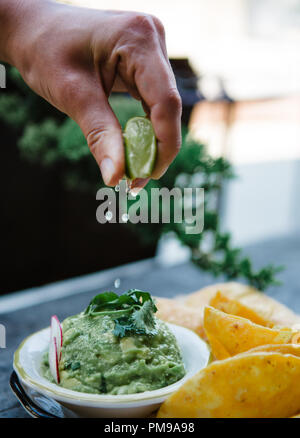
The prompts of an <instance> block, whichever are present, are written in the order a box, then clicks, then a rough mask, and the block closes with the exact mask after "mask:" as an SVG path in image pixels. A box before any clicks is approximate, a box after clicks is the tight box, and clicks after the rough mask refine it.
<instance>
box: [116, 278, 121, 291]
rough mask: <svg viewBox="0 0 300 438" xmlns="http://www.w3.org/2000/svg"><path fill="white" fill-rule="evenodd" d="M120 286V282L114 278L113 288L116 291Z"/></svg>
mask: <svg viewBox="0 0 300 438" xmlns="http://www.w3.org/2000/svg"><path fill="white" fill-rule="evenodd" d="M120 284H121V280H120V279H119V278H116V279H115V282H114V286H115V288H116V289H118V288H119V287H120Z"/></svg>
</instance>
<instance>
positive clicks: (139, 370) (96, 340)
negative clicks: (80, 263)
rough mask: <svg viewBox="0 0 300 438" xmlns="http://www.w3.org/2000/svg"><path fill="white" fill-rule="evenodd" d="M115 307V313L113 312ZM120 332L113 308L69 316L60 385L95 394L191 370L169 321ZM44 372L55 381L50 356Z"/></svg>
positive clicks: (147, 385)
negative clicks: (148, 329)
mask: <svg viewBox="0 0 300 438" xmlns="http://www.w3.org/2000/svg"><path fill="white" fill-rule="evenodd" d="M110 313H112V315H110ZM153 321H154V326H155V330H152V331H151V332H149V333H148V334H146V333H142V332H141V330H140V331H137V332H136V333H135V332H130V331H129V332H128V333H125V335H123V336H117V335H116V320H115V319H114V314H113V312H107V313H105V312H99V314H97V313H94V314H89V313H87V312H82V313H79V314H78V315H75V316H71V317H69V318H67V319H65V320H64V321H63V324H62V330H63V345H62V352H61V358H60V361H59V375H60V385H61V386H63V387H64V388H68V389H72V390H74V391H79V392H86V393H93V394H113V395H119V394H133V393H139V392H144V391H150V390H154V389H158V388H162V387H164V386H167V385H170V384H172V383H175V382H177V381H178V380H179V379H181V378H182V377H183V376H184V375H185V369H184V364H183V362H182V358H181V354H180V351H179V347H178V345H177V342H176V339H175V337H174V335H173V334H172V333H171V332H170V330H169V328H168V327H167V325H166V324H165V323H164V322H163V321H160V320H159V319H157V318H155V317H154V320H153ZM42 372H43V374H44V376H45V377H46V378H48V379H49V380H51V381H54V380H53V377H52V376H51V373H50V370H49V363H48V359H47V357H45V358H44V361H43V364H42Z"/></svg>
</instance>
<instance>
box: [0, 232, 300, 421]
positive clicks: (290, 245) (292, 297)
mask: <svg viewBox="0 0 300 438" xmlns="http://www.w3.org/2000/svg"><path fill="white" fill-rule="evenodd" d="M245 252H246V253H247V254H249V255H250V256H252V258H253V259H254V260H255V264H256V265H257V266H258V267H259V266H263V265H266V264H268V263H274V264H279V265H281V264H282V265H285V267H286V269H285V271H284V272H282V273H281V274H280V275H279V278H280V280H281V281H282V285H281V286H278V287H272V288H270V289H269V290H268V291H267V294H268V295H270V296H273V297H274V298H277V299H278V300H279V301H281V302H283V303H285V304H287V305H288V306H289V307H291V308H292V309H294V310H295V311H296V312H299V313H300V287H299V283H300V282H299V272H300V236H291V237H287V238H284V239H283V238H282V239H277V240H273V241H267V242H262V243H260V244H256V245H253V246H249V247H247V248H246V249H245ZM116 278H120V280H121V285H120V288H119V289H118V290H119V291H120V292H121V291H125V290H127V289H130V288H139V289H143V290H148V291H150V292H151V293H152V294H154V295H158V296H164V297H173V296H175V295H178V294H185V293H189V292H192V291H194V290H197V289H200V288H201V287H203V286H206V285H208V284H213V283H216V282H219V281H222V280H223V279H222V278H218V279H217V280H216V279H215V278H213V277H212V276H211V275H208V274H205V273H203V272H201V271H200V270H199V269H197V268H196V267H195V266H193V265H192V264H191V263H183V264H180V265H176V266H162V265H161V264H159V263H158V262H157V261H156V260H155V259H150V260H144V261H141V262H137V263H134V264H130V265H127V266H121V267H119V268H114V269H112V270H107V271H103V272H101V273H96V274H93V275H90V276H85V277H80V278H78V279H73V280H67V281H64V282H59V283H56V284H52V285H48V286H43V287H40V288H35V289H32V290H28V291H23V292H20V293H18V294H13V295H10V296H9V297H8V298H7V297H4V298H0V324H4V325H5V327H6V336H7V340H6V348H5V349H0V418H23V417H24V418H25V417H28V415H27V413H26V412H25V411H24V410H23V408H22V407H21V406H20V405H19V402H18V401H17V400H16V398H15V397H14V395H13V394H12V392H11V390H10V387H9V376H10V373H11V371H12V360H13V353H14V351H15V350H16V348H17V346H18V345H19V344H20V342H21V341H22V340H23V339H24V338H25V337H27V336H28V335H30V334H31V333H33V332H35V331H37V330H40V329H41V328H44V327H46V326H47V325H49V321H50V317H51V315H53V314H57V315H58V317H59V318H60V320H63V319H64V318H65V317H66V316H68V315H71V314H75V313H78V312H79V311H81V310H82V309H83V308H84V307H85V306H86V305H87V303H88V302H89V300H90V299H91V298H92V297H93V296H94V295H95V294H96V293H97V292H101V291H104V290H113V288H114V280H115V279H116ZM16 306H17V309H15V307H16Z"/></svg>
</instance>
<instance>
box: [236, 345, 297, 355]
mask: <svg viewBox="0 0 300 438" xmlns="http://www.w3.org/2000/svg"><path fill="white" fill-rule="evenodd" d="M256 352H264V353H282V354H292V355H293V356H296V357H300V345H299V344H272V345H260V346H259V347H255V348H252V349H251V350H249V351H247V352H246V353H242V354H248V353H249V354H250V353H256Z"/></svg>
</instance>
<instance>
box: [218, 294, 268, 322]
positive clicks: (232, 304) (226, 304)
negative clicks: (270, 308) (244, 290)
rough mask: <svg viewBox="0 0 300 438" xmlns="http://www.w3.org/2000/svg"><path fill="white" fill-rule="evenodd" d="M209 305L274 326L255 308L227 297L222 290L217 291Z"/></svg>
mask: <svg viewBox="0 0 300 438" xmlns="http://www.w3.org/2000/svg"><path fill="white" fill-rule="evenodd" d="M209 305H210V306H211V307H214V308H215V309H218V310H221V311H222V312H225V313H230V314H231V315H236V316H241V317H243V318H247V319H250V321H252V322H254V323H255V324H259V325H263V326H265V327H273V326H274V323H273V322H272V321H268V320H266V319H265V318H262V317H261V316H260V315H259V314H258V313H257V312H255V311H254V310H252V309H250V308H249V307H247V306H245V305H244V304H242V303H240V302H239V301H237V300H235V299H233V298H228V297H226V296H225V295H223V294H222V293H221V292H217V293H216V295H215V296H214V297H213V298H212V299H211V300H210V303H209Z"/></svg>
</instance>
